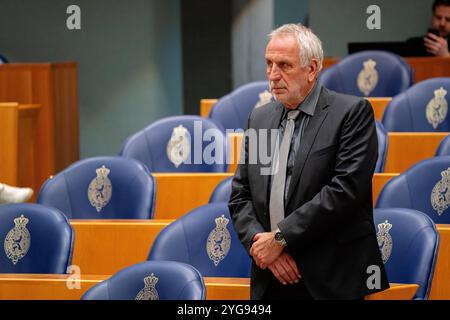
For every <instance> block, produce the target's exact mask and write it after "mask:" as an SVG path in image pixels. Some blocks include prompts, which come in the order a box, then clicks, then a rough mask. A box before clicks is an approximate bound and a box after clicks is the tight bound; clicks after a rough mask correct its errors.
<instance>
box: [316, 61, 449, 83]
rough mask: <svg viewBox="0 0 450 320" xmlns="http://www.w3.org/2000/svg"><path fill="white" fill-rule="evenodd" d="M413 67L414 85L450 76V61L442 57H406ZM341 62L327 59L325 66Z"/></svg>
mask: <svg viewBox="0 0 450 320" xmlns="http://www.w3.org/2000/svg"><path fill="white" fill-rule="evenodd" d="M405 60H406V62H407V63H408V64H409V65H410V66H411V69H412V71H413V75H414V83H417V82H420V81H423V80H426V79H431V78H436V77H448V76H450V59H448V58H441V57H406V58H405ZM338 62H339V59H338V58H325V59H324V62H323V64H324V66H327V67H330V66H333V65H335V64H336V63H338Z"/></svg>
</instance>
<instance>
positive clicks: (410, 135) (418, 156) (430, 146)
mask: <svg viewBox="0 0 450 320" xmlns="http://www.w3.org/2000/svg"><path fill="white" fill-rule="evenodd" d="M447 135H448V132H436V133H434V132H389V133H388V136H389V141H388V152H387V157H386V166H385V168H384V172H400V173H401V172H404V171H406V170H407V169H408V168H410V167H411V166H412V165H414V164H416V163H417V162H419V161H422V160H425V159H428V158H432V157H434V154H435V153H436V150H437V148H438V146H439V143H440V142H441V141H442V139H444V138H445V137H446V136H447Z"/></svg>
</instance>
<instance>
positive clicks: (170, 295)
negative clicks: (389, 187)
mask: <svg viewBox="0 0 450 320" xmlns="http://www.w3.org/2000/svg"><path fill="white" fill-rule="evenodd" d="M0 217H1V219H2V221H4V223H3V224H2V225H1V226H0V239H4V243H5V254H4V255H0V272H2V273H52V274H54V273H65V272H66V270H67V267H68V266H69V265H70V263H71V257H72V250H73V240H74V235H73V231H72V228H71V226H70V224H69V222H68V220H67V218H66V217H65V216H64V214H62V213H61V212H60V211H58V210H57V209H54V208H49V207H46V206H42V205H37V204H18V205H17V204H15V205H6V206H2V207H0ZM374 221H375V225H376V226H377V227H378V230H377V236H378V241H379V244H380V246H381V248H380V250H382V252H383V258H384V262H385V267H386V270H387V274H388V279H389V281H390V282H397V283H417V284H419V289H418V291H417V293H416V295H415V297H414V298H415V299H427V298H428V295H429V292H430V289H431V282H432V278H433V272H434V265H435V262H436V256H437V250H438V245H439V235H438V233H437V230H436V227H435V224H434V222H433V221H432V220H431V219H430V218H429V217H428V216H427V215H425V214H423V213H422V212H420V211H416V210H412V209H404V208H402V209H399V208H393V209H392V208H388V209H375V211H374ZM13 222H14V223H13ZM250 265H251V261H250V258H249V256H248V254H247V252H246V251H245V250H244V248H243V247H242V245H241V243H240V242H239V240H238V238H237V235H236V233H235V231H234V228H233V227H232V224H231V217H230V215H229V212H228V208H227V204H226V203H225V202H217V203H212V204H208V205H205V206H202V207H199V208H197V209H195V210H193V211H192V212H190V213H188V214H187V215H185V216H183V217H182V218H180V219H178V220H177V221H175V222H173V223H172V224H170V225H169V226H167V227H166V228H165V229H163V230H162V231H161V232H160V234H159V235H158V236H157V238H156V239H155V242H154V244H153V245H152V248H151V250H150V253H149V256H148V261H147V262H143V263H140V264H138V265H134V266H130V267H128V268H125V269H124V270H122V271H119V272H118V273H117V274H115V275H113V276H112V277H111V278H109V279H107V280H105V281H103V282H101V283H100V284H98V285H96V286H94V287H93V288H91V289H90V290H89V291H88V292H86V294H85V295H84V296H83V299H102V300H104V299H112V300H115V299H156V298H159V299H180V300H181V299H204V297H205V287H204V283H203V279H202V278H203V277H245V278H248V277H249V276H250ZM190 282H192V283H191V284H189V286H187V287H186V288H185V290H184V291H183V290H182V288H183V284H188V283H190Z"/></svg>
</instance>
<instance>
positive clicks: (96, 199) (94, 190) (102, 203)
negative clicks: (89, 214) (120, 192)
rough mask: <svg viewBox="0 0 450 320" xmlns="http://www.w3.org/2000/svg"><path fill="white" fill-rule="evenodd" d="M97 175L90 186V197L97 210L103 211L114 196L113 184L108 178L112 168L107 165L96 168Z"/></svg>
mask: <svg viewBox="0 0 450 320" xmlns="http://www.w3.org/2000/svg"><path fill="white" fill-rule="evenodd" d="M95 172H96V173H97V177H95V178H94V179H93V180H92V181H91V183H90V184H89V187H88V199H89V202H90V203H91V205H92V206H93V207H94V208H95V209H96V210H97V212H100V211H102V209H103V208H104V207H106V205H107V204H108V203H109V200H111V196H112V184H111V181H110V180H109V179H108V174H109V173H110V170H109V169H108V168H106V167H105V166H102V167H101V168H98V169H96V170H95Z"/></svg>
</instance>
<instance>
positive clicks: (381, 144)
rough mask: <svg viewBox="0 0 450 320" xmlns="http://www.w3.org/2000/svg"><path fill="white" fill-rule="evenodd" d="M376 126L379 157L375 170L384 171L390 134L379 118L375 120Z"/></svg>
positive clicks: (377, 171)
mask: <svg viewBox="0 0 450 320" xmlns="http://www.w3.org/2000/svg"><path fill="white" fill-rule="evenodd" d="M375 126H376V129H377V138H378V158H377V164H376V165H375V172H376V173H380V172H384V166H385V164H386V156H387V150H388V134H387V132H386V129H384V127H383V125H382V124H381V123H380V122H379V121H378V120H375Z"/></svg>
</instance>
